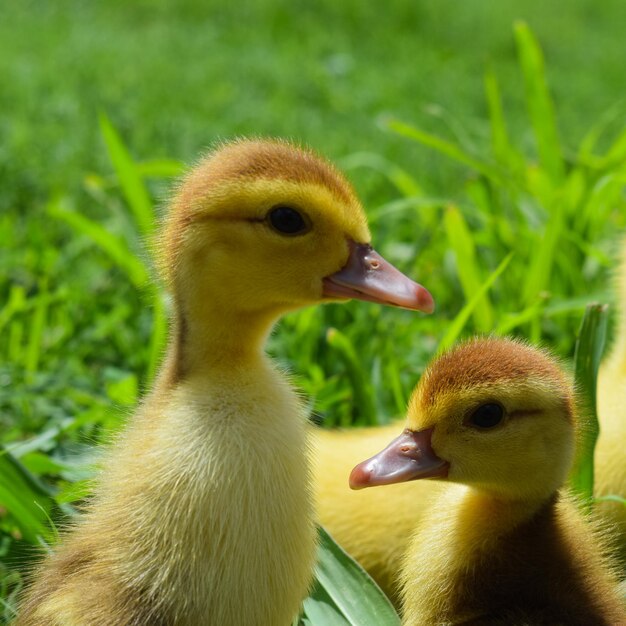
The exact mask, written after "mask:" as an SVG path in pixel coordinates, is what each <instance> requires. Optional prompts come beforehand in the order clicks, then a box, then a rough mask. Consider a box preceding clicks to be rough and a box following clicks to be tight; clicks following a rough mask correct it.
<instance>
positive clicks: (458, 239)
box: [443, 206, 493, 333]
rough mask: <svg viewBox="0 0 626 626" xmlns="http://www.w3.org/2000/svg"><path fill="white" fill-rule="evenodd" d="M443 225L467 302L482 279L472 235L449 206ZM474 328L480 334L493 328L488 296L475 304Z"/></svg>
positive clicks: (460, 215) (458, 212) (460, 217)
mask: <svg viewBox="0 0 626 626" xmlns="http://www.w3.org/2000/svg"><path fill="white" fill-rule="evenodd" d="M443 223H444V227H445V230H446V234H447V236H448V241H449V242H450V246H451V248H452V250H453V251H454V255H455V257H456V267H457V272H458V275H459V280H460V281H461V286H462V288H463V293H464V294H465V300H466V301H469V300H471V298H472V297H473V295H474V294H475V293H476V292H477V291H478V290H479V289H480V286H481V284H482V282H483V281H482V279H481V276H480V269H479V267H478V262H477V261H476V248H475V246H474V239H473V237H472V233H471V232H470V229H469V228H468V226H467V224H466V222H465V220H464V219H463V215H462V214H461V212H460V211H459V209H458V208H457V207H455V206H449V207H448V208H447V209H446V211H445V213H444V217H443ZM472 315H473V316H474V321H475V323H476V328H477V329H478V330H479V331H480V332H481V333H487V332H489V331H491V330H492V328H493V309H492V307H491V302H490V301H489V296H488V295H487V293H486V292H485V294H484V295H483V296H482V297H481V299H480V300H479V301H478V302H477V303H476V306H475V307H474V311H473V313H472Z"/></svg>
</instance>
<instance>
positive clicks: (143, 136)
mask: <svg viewBox="0 0 626 626" xmlns="http://www.w3.org/2000/svg"><path fill="white" fill-rule="evenodd" d="M520 20H522V21H524V22H525V23H526V24H527V26H524V25H523V23H521V22H520ZM516 23H517V27H516V28H515V29H514V24H516ZM625 27H626V5H625V4H624V3H623V1H622V0H603V2H601V3H599V2H597V1H593V0H571V1H570V2H568V3H567V4H557V3H548V2H545V1H539V0H526V1H524V2H520V1H512V0H500V1H499V2H497V3H496V2H487V1H486V0H481V1H474V2H465V3H462V2H453V1H451V0H438V1H437V2H425V1H419V2H410V1H406V0H402V1H401V0H388V2H386V3H384V5H383V4H382V3H372V2H369V3H368V2H362V1H361V0H347V1H342V2H337V1H334V0H333V1H331V0H322V1H320V2H316V3H311V2H303V1H297V0H292V1H290V2H286V1H276V0H273V1H270V0H259V1H258V2H242V3H230V4H229V5H225V3H223V2H201V1H199V0H186V1H180V2H176V3H174V2H163V1H161V2H158V1H147V0H144V1H137V2H132V3H126V2H120V1H109V2H96V1H93V2H78V1H70V0H60V1H58V2H43V1H40V2H27V1H24V2H19V3H18V2H9V3H4V4H3V5H2V7H1V8H0V42H2V43H1V44H0V49H1V51H2V54H0V76H1V77H2V84H1V87H0V107H1V111H2V115H1V117H0V188H1V189H2V192H1V193H0V437H1V442H2V443H3V445H4V446H5V449H6V450H9V451H10V453H8V452H5V453H4V455H0V460H2V462H3V463H5V467H4V470H5V471H7V472H8V470H9V469H11V471H12V472H17V474H16V476H20V477H21V478H19V479H18V478H15V476H13V478H12V480H14V481H16V480H17V481H18V482H19V480H22V481H24V484H23V485H22V488H23V489H24V490H27V489H32V490H34V492H35V493H40V494H43V495H42V496H41V497H43V498H44V499H45V498H47V499H46V500H45V502H44V504H43V505H41V507H40V508H41V510H39V509H33V510H31V511H26V513H28V514H29V515H31V517H30V518H29V517H28V516H27V515H26V513H25V514H24V515H25V517H23V518H20V517H19V516H17V515H16V514H15V513H14V512H13V513H12V512H11V511H10V507H7V504H6V503H7V502H8V501H9V498H10V497H16V490H17V489H18V487H16V484H17V483H15V482H14V483H13V484H12V485H10V484H8V483H6V484H5V485H4V487H5V491H4V495H3V492H2V484H0V505H2V506H0V538H1V539H2V541H1V542H0V580H2V582H1V583H0V599H2V602H3V603H5V606H6V609H5V613H6V616H9V615H10V614H11V608H10V606H11V603H12V601H13V597H14V595H15V592H16V590H17V589H19V585H20V574H19V572H18V569H19V568H18V569H16V567H15V566H16V565H18V564H22V563H24V562H28V560H29V559H30V558H31V557H30V556H25V554H26V555H32V552H30V553H29V552H28V549H27V546H26V544H27V543H30V544H32V543H37V542H38V541H39V539H40V537H41V536H46V538H47V539H50V537H49V535H47V534H46V532H47V531H44V530H41V533H37V532H31V533H30V534H29V531H28V530H27V529H26V525H27V524H28V523H29V522H27V521H25V520H30V522H32V523H33V524H40V525H41V528H42V529H43V528H44V527H45V526H46V516H47V515H51V516H52V517H53V518H55V519H56V518H57V517H62V516H63V515H64V514H65V513H67V510H65V513H64V509H63V507H65V506H66V505H67V504H68V503H70V502H74V501H76V500H78V499H79V498H80V497H81V496H83V495H84V494H85V493H86V492H87V491H88V484H87V483H86V478H88V477H89V476H90V475H91V472H92V469H91V467H92V463H93V459H94V455H93V448H92V444H93V443H97V442H100V441H101V440H102V439H103V438H106V437H107V436H108V435H109V433H110V432H111V431H113V430H115V429H116V428H118V427H119V425H120V424H121V423H122V421H123V420H124V418H125V416H127V415H128V414H130V412H131V411H132V409H133V407H134V404H135V402H136V400H137V397H138V394H140V393H141V391H142V390H143V389H145V388H146V386H147V384H148V383H149V380H150V378H151V376H152V373H153V371H154V367H155V366H156V363H157V361H158V359H157V357H158V354H159V349H160V346H161V342H162V340H163V330H162V326H163V313H162V310H161V309H162V308H166V307H167V302H166V301H163V299H162V297H161V294H160V292H159V290H158V288H157V289H155V288H154V287H151V286H150V285H151V284H153V283H151V282H150V281H149V280H148V276H149V275H150V274H151V273H152V269H151V261H150V259H149V254H148V252H147V249H148V247H149V245H148V243H149V239H150V232H149V230H150V229H146V228H145V225H144V226H142V224H141V220H140V219H139V218H138V216H139V215H140V214H141V211H142V210H143V209H145V208H146V207H148V209H149V210H152V207H153V206H154V211H155V214H156V215H159V214H160V213H161V212H162V211H163V210H164V207H165V205H166V202H167V197H168V193H169V190H170V189H171V188H172V185H173V184H174V181H175V179H176V177H177V176H178V175H179V174H180V173H181V172H182V171H183V169H184V165H183V164H191V163H193V162H194V160H195V159H197V158H198V156H199V155H200V154H201V153H202V152H203V151H205V150H206V149H207V148H209V147H210V146H211V145H213V144H214V143H215V142H216V141H218V140H220V139H227V138H230V137H235V136H242V135H244V136H249V135H261V136H280V137H286V138H291V139H293V140H295V141H298V142H303V143H306V144H308V145H310V146H312V147H313V148H315V149H316V150H318V151H319V152H321V153H322V154H324V155H326V156H327V157H329V158H330V159H331V160H333V161H336V162H338V163H339V165H340V166H341V167H343V168H344V169H345V170H346V171H347V174H348V176H349V177H350V179H351V180H352V181H353V182H354V184H355V186H356V188H357V191H358V192H359V195H360V196H361V198H362V200H363V202H364V204H365V206H366V207H367V209H368V212H369V215H370V221H371V224H372V233H373V237H374V245H375V247H376V248H377V249H379V251H380V252H382V253H383V254H384V255H385V256H386V257H388V258H389V260H391V261H392V262H394V263H395V264H397V265H398V266H400V267H401V268H402V269H403V270H405V271H406V272H407V273H409V274H411V275H413V276H415V277H416V278H417V279H418V280H419V281H420V282H422V283H424V284H425V285H426V286H427V287H428V288H429V289H430V290H431V291H432V293H433V295H434V296H435V299H436V300H437V303H438V311H437V313H436V314H435V316H433V317H432V318H428V319H426V318H422V317H421V316H417V315H415V314H412V313H409V312H403V311H397V310H396V311H388V310H381V309H380V307H377V306H375V305H368V304H364V303H351V304H349V305H346V306H337V305H333V306H327V307H318V308H315V309H310V310H306V311H303V312H301V313H297V314H294V315H290V316H289V317H288V318H287V319H286V320H285V321H284V322H283V323H282V324H281V327H280V328H279V330H278V332H277V333H276V334H275V335H274V336H273V337H272V340H271V346H270V347H271V351H272V353H273V354H274V355H275V356H276V357H277V358H278V359H279V360H280V361H281V362H282V363H284V364H286V365H287V366H288V367H289V368H290V369H291V371H292V372H293V373H294V376H295V378H296V380H297V382H298V384H299V385H300V386H301V387H302V389H303V390H304V391H305V392H306V393H307V394H308V397H309V398H310V403H311V411H312V414H313V415H314V416H315V417H316V418H317V419H318V421H321V422H323V423H325V424H327V425H333V424H342V425H350V424H354V423H376V422H384V421H387V420H388V419H390V418H391V417H392V416H395V415H400V414H401V413H402V411H403V408H404V403H405V401H406V398H407V396H408V393H409V392H410V390H411V388H412V387H413V385H414V383H415V381H416V380H417V378H418V376H419V373H420V372H421V371H422V369H423V367H424V364H425V362H426V361H427V359H428V358H429V357H430V356H431V355H432V354H433V353H434V352H435V351H436V349H437V346H438V345H439V343H440V342H441V341H443V343H444V344H449V343H451V342H452V341H454V339H456V338H457V337H459V336H462V335H467V334H472V333H475V332H495V333H499V334H504V333H514V334H517V335H521V336H525V337H529V338H530V339H532V340H533V341H538V342H542V343H544V344H546V345H548V346H551V347H552V348H553V349H554V350H556V351H557V352H558V353H559V354H561V355H563V356H564V357H571V356H572V351H573V345H574V339H575V330H576V328H577V327H578V324H579V322H580V318H581V316H582V311H583V310H584V307H585V305H586V304H587V303H588V302H589V301H591V300H593V299H598V300H601V301H608V300H610V299H611V297H612V296H611V288H610V283H609V276H610V274H611V270H612V267H613V266H614V262H613V258H614V254H615V249H616V244H617V240H616V237H617V236H618V235H619V233H620V232H621V231H622V230H623V227H624V225H625V222H626V210H625V209H626V199H625V197H624V184H625V182H624V181H625V180H626V166H625V164H626V132H625V131H624V128H625V126H626V125H625V124H624V121H625V119H626V117H625V113H626V106H625V102H624V52H625V50H624V48H625V45H624V30H625ZM533 34H534V36H533ZM541 49H542V50H543V55H544V56H545V61H546V69H545V73H544V67H543V63H542V57H541ZM546 81H547V82H546ZM546 84H547V85H549V87H546ZM129 181H130V182H129ZM133 190H134V191H133ZM142 207H143V209H142ZM509 253H512V256H510V257H509V256H508V255H509ZM157 285H158V283H157ZM476 293H480V294H482V295H480V297H477V298H473V295H474V294H476ZM155 321H156V332H155ZM334 328H336V329H338V330H333V329H334ZM7 459H10V460H7ZM6 463H8V464H9V465H10V468H9V465H6ZM7 475H8V474H7ZM33 481H34V482H33ZM0 482H1V481H0ZM20 484H21V483H20ZM29 485H30V487H29ZM3 498H4V500H3ZM17 503H18V504H19V497H18V499H17ZM7 508H8V509H9V511H7ZM33 520H34V521H33ZM31 531H32V528H31Z"/></svg>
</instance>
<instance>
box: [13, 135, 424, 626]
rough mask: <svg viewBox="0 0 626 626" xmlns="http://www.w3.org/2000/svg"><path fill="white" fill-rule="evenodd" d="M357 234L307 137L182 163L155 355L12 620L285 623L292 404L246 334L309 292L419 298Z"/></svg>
mask: <svg viewBox="0 0 626 626" xmlns="http://www.w3.org/2000/svg"><path fill="white" fill-rule="evenodd" d="M369 242H370V234H369V231H368V227H367V223H366V218H365V214H364V212H363V209H362V208H361V205H360V204H359V201H358V200H357V198H356V196H355V194H354V191H353V189H352V188H351V187H350V185H349V184H348V183H347V181H346V180H345V179H344V178H343V176H342V175H341V174H340V173H339V172H337V171H336V170H335V169H334V168H333V167H332V166H331V165H329V164H328V163H327V162H326V161H324V160H322V159H320V158H319V157H317V156H315V155H314V154H313V153H311V152H310V151H308V150H302V149H299V148H296V147H294V146H292V145H290V144H288V143H284V142H280V141H260V140H259V141H245V140H242V141H237V142H233V143H229V144H226V145H224V146H222V147H220V148H219V149H217V150H216V151H215V152H213V153H212V154H210V155H209V156H207V157H206V158H205V159H204V160H203V161H201V162H200V163H199V164H198V165H197V166H196V167H195V168H194V169H193V170H192V171H191V172H190V173H189V175H188V176H187V177H186V178H185V180H184V181H183V182H182V184H181V186H180V188H179V190H178V193H177V194H176V197H175V198H174V200H173V202H172V205H171V209H170V211H169V215H168V217H167V220H166V223H165V227H164V229H163V235H162V241H161V248H162V257H163V258H162V262H163V263H162V264H163V267H164V273H165V278H166V280H167V283H168V286H169V288H170V290H171V293H172V296H173V317H174V319H173V324H172V329H171V336H170V342H169V347H168V350H167V356H166V359H165V361H164V366H163V368H162V370H161V372H160V375H159V377H158V379H157V382H156V384H155V386H154V388H153V389H152V391H151V392H150V394H149V395H148V396H147V397H146V398H145V400H144V401H143V403H142V405H141V406H140V408H139V409H138V411H137V412H136V414H135V415H134V416H133V417H132V419H131V420H130V422H129V424H128V426H127V427H126V429H125V430H124V431H123V433H122V434H121V435H120V436H119V437H118V438H117V441H116V443H115V444H114V445H113V447H112V449H111V450H110V452H109V453H108V456H107V459H106V461H105V463H104V467H103V470H102V473H101V477H100V479H99V481H98V485H97V487H96V489H95V495H94V497H93V499H92V500H91V501H90V503H89V504H88V506H87V507H86V511H85V513H84V514H83V515H81V517H80V519H79V521H78V522H77V523H76V524H75V525H74V526H73V527H72V528H71V529H69V531H68V532H67V533H66V536H65V537H64V539H63V541H62V543H61V545H60V546H59V547H57V548H56V549H55V552H54V554H53V555H52V556H51V557H49V558H47V559H46V560H45V561H44V563H43V565H42V567H41V569H40V571H39V572H38V573H37V574H36V577H35V580H34V584H33V585H32V587H31V588H30V589H29V590H28V591H27V593H26V595H25V598H24V600H23V603H22V607H21V612H20V615H19V617H18V620H17V622H16V623H17V624H19V625H21V626H70V625H71V626H98V625H105V624H106V625H109V624H115V625H116V626H124V625H128V626H130V625H135V626H139V625H142V626H143V625H147V624H154V625H157V624H163V625H165V624H177V625H180V626H183V625H189V626H192V625H193V626H199V625H201V624H212V625H215V626H242V625H243V624H246V625H247V626H253V625H256V626H286V625H288V624H291V621H292V619H293V617H294V616H295V615H296V614H297V612H298V610H299V607H300V604H301V602H302V599H303V598H304V596H305V595H306V593H307V590H308V588H309V585H310V582H311V578H312V570H313V563H314V555H315V525H314V515H313V505H312V495H311V491H312V489H311V484H310V469H309V454H308V448H307V441H306V417H305V411H304V409H303V406H302V403H301V402H300V400H299V398H298V395H297V394H296V393H295V392H294V390H293V389H292V388H291V387H290V385H289V382H288V380H287V379H286V378H285V376H284V375H283V374H282V373H281V372H280V371H279V370H278V369H277V368H276V367H275V366H274V365H273V363H272V362H271V361H270V360H269V359H268V357H267V356H266V355H265V353H264V351H263V348H264V344H265V340H266V338H267V336H268V334H269V333H270V331H271V328H272V326H273V325H274V324H275V322H276V320H277V319H278V318H279V317H280V316H281V314H283V313H285V312H286V311H289V310H292V309H296V308H298V307H302V306H305V305H310V304H314V303H319V302H328V301H335V300H346V299H349V298H359V299H363V300H371V301H374V302H381V303H385V304H392V305H398V306H402V307H407V308H412V309H417V310H422V311H426V312H429V311H431V310H432V308H433V302H432V298H431V297H430V294H429V293H428V292H427V291H426V290H425V289H424V288H423V287H421V286H420V285H417V284H416V283H414V282H413V281H411V280H409V279H408V278H406V277H405V276H404V275H402V274H401V273H400V272H399V271H398V270H396V269H395V268H393V266H391V265H389V264H388V263H387V262H386V261H385V260H384V259H383V258H382V257H380V256H379V255H377V254H376V253H375V252H374V251H373V250H372V248H371V247H370V244H369Z"/></svg>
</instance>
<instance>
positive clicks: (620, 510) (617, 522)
mask: <svg viewBox="0 0 626 626" xmlns="http://www.w3.org/2000/svg"><path fill="white" fill-rule="evenodd" d="M615 286H616V294H617V303H616V306H617V316H618V317H617V324H616V330H617V332H616V338H615V341H614V343H613V346H612V347H611V350H610V354H609V356H608V357H607V358H606V359H605V360H604V362H603V363H602V366H601V367H600V372H599V375H598V394H597V398H598V400H597V402H598V417H599V421H600V436H599V438H598V443H597V446H596V453H595V493H596V495H597V496H600V497H602V496H608V495H616V496H620V497H621V498H625V499H626V452H625V450H624V442H626V239H624V240H623V242H622V251H621V261H620V265H619V268H618V272H617V275H616V281H615ZM596 507H597V509H598V511H599V513H600V514H601V515H602V516H603V517H604V518H605V519H606V520H608V521H609V522H610V523H612V524H613V525H614V526H615V528H616V531H617V533H616V537H615V541H614V544H615V545H614V551H615V552H616V554H618V555H619V557H620V560H621V563H622V564H623V565H626V504H624V503H623V502H616V501H611V500H608V501H606V500H605V501H600V502H598V503H597V504H596Z"/></svg>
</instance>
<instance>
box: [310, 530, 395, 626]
mask: <svg viewBox="0 0 626 626" xmlns="http://www.w3.org/2000/svg"><path fill="white" fill-rule="evenodd" d="M319 539H320V543H319V549H318V563H317V568H316V583H315V588H314V590H313V593H312V594H311V595H312V597H311V599H310V600H307V601H306V602H305V610H306V617H307V618H308V619H309V620H310V622H311V625H312V626H328V625H329V624H337V626H340V625H342V626H344V625H345V624H349V625H350V626H400V618H399V617H398V615H397V613H396V612H395V610H394V608H393V606H392V605H391V603H390V602H389V600H388V599H387V597H386V596H385V595H384V594H383V592H382V591H381V590H380V588H379V587H378V585H376V583H375V582H374V581H373V580H372V579H371V578H370V577H369V576H368V575H367V573H366V572H365V570H364V569H363V568H362V567H361V566H360V565H359V564H358V563H357V562H356V561H354V560H353V559H352V558H351V557H350V556H349V555H348V554H347V553H346V552H345V551H344V550H343V549H342V548H341V547H340V546H339V545H338V544H337V543H335V541H334V540H333V539H332V537H331V536H330V535H329V534H328V533H327V532H326V531H325V530H324V529H323V528H320V529H319ZM309 611H311V612H309ZM313 614H314V615H315V616H316V619H317V620H320V621H316V619H314V618H313ZM338 616H339V617H338ZM341 618H343V621H341ZM325 619H332V620H334V621H330V622H327V621H324V620H325Z"/></svg>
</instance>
